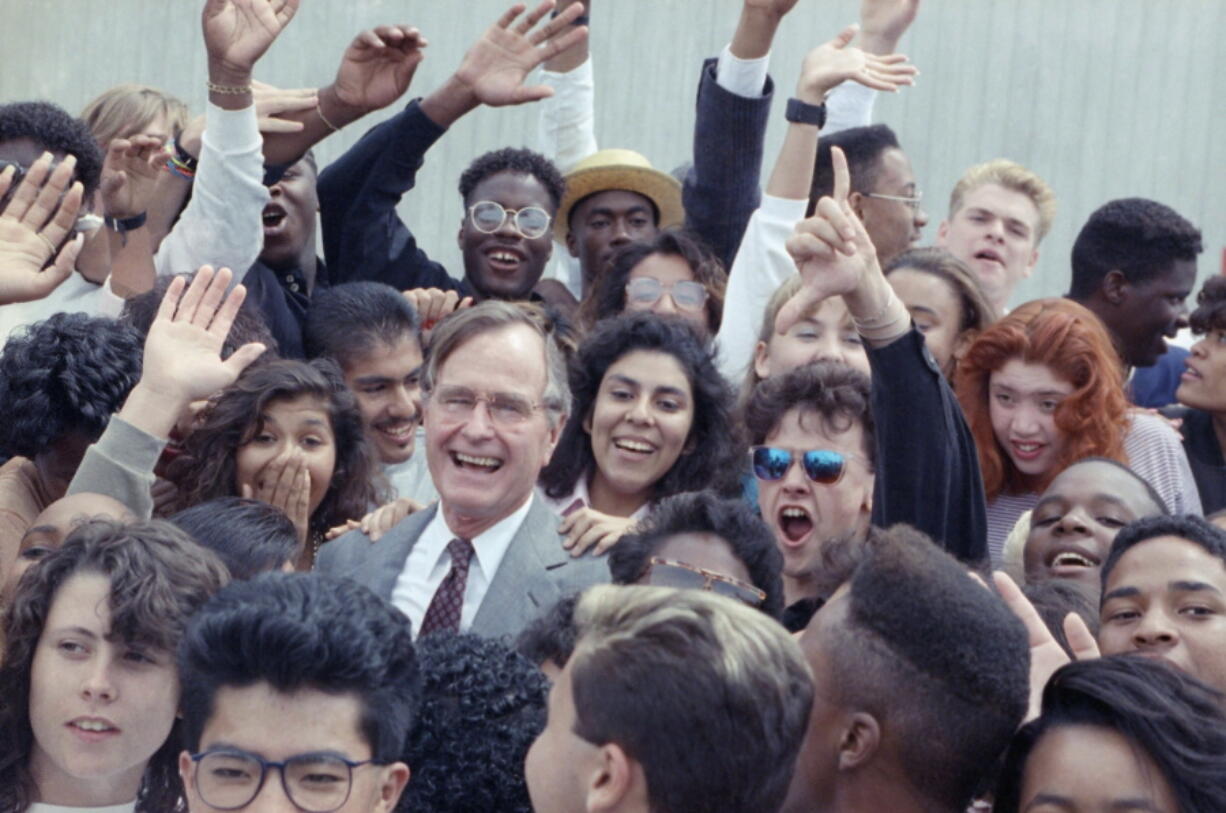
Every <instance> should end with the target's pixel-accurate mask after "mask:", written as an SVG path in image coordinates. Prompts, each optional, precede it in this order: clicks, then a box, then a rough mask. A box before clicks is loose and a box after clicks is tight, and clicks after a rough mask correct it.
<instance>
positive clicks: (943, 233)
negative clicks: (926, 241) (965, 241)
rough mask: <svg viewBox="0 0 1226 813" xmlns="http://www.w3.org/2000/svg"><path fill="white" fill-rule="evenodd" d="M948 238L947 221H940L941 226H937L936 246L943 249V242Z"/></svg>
mask: <svg viewBox="0 0 1226 813" xmlns="http://www.w3.org/2000/svg"><path fill="white" fill-rule="evenodd" d="M948 237H949V221H948V220H942V221H941V225H939V226H937V239H936V244H937V245H938V246H940V247H942V248H944V247H945V240H946V239H947V238H948Z"/></svg>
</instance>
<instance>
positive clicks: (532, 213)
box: [468, 200, 553, 240]
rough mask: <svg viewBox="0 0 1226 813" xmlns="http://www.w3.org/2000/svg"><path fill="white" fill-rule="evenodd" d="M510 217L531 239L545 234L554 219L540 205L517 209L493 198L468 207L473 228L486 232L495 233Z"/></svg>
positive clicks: (525, 235) (517, 227)
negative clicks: (506, 206) (504, 205)
mask: <svg viewBox="0 0 1226 813" xmlns="http://www.w3.org/2000/svg"><path fill="white" fill-rule="evenodd" d="M508 217H510V218H512V222H513V223H514V224H515V228H516V229H518V230H519V233H520V234H522V235H523V236H524V237H527V238H528V239H529V240H535V239H536V238H538V237H543V236H545V235H546V234H547V233H548V232H549V224H550V222H551V221H552V220H553V218H552V217H550V215H549V212H546V211H545V210H544V209H542V208H541V207H539V206H526V207H524V208H523V209H518V210H517V209H507V208H504V207H503V205H502V204H500V203H495V202H494V201H492V200H479V201H477V202H476V203H474V204H473V205H472V206H469V207H468V219H469V220H471V221H472V224H473V228H474V229H476V230H477V231H479V232H483V233H485V234H493V233H494V232H496V231H498V230H499V229H501V228H502V224H503V223H506V222H507V218H508Z"/></svg>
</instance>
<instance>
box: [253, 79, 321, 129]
mask: <svg viewBox="0 0 1226 813" xmlns="http://www.w3.org/2000/svg"><path fill="white" fill-rule="evenodd" d="M251 98H252V100H253V101H254V102H255V115H256V122H257V124H258V126H259V128H260V132H261V133H299V132H302V128H303V124H302V122H300V121H295V120H294V119H287V118H283V115H284V114H285V113H302V112H304V111H306V110H313V109H314V108H315V106H316V105H318V104H319V91H318V90H317V89H316V88H294V89H292V90H286V89H284V88H279V87H274V86H273V85H269V84H266V83H264V82H257V81H256V80H254V79H252V80H251Z"/></svg>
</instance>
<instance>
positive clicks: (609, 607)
mask: <svg viewBox="0 0 1226 813" xmlns="http://www.w3.org/2000/svg"><path fill="white" fill-rule="evenodd" d="M575 628H576V631H577V632H578V634H579V643H578V645H577V646H576V648H575V654H574V656H573V657H574V658H575V663H576V665H578V664H580V663H582V662H583V661H585V660H587V659H588V658H589V657H591V656H592V655H593V654H594V653H597V652H600V651H617V650H620V649H621V648H622V647H623V646H624V642H625V641H627V640H629V639H640V640H644V641H646V640H657V641H659V640H662V639H661V638H660V635H661V631H662V630H664V629H667V628H675V629H677V630H684V629H702V630H705V631H706V633H707V635H708V636H709V639H710V642H711V643H715V644H716V645H717V646H718V650H719V651H718V653H717V654H718V660H717V663H718V668H719V671H720V672H721V673H722V674H723V676H724V678H725V679H726V680H727V681H728V682H729V684H730V685H732V686H734V687H737V688H740V689H743V690H745V691H753V692H758V691H766V690H768V689H770V690H774V691H778V692H780V693H786V692H789V691H791V687H790V680H789V678H790V677H793V676H795V674H796V673H797V672H803V673H805V674H808V672H809V666H808V664H807V663H806V662H805V659H804V655H803V654H802V653H801V651H800V647H799V646H798V645H797V643H796V641H795V640H794V639H793V638H792V636H791V634H790V633H788V631H787V630H786V629H784V628H783V626H782V625H781V624H780V623H779V622H778V621H776V620H774V619H773V618H771V617H769V616H767V615H766V614H765V613H762V612H761V611H759V610H756V609H754V608H752V607H750V606H749V605H747V604H743V603H741V602H739V601H735V600H733V599H730V598H726V597H724V596H720V595H716V594H715V593H711V592H708V591H706V590H681V589H677V588H671V587H651V586H645V585H610V584H605V585H599V586H596V587H593V588H591V589H589V590H588V591H587V592H585V593H584V594H583V595H582V596H581V597H580V599H579V603H578V605H576V607H575ZM687 639H689V636H687ZM690 640H692V639H690ZM764 681H767V682H769V683H773V684H774V685H773V686H766V685H763V682H764Z"/></svg>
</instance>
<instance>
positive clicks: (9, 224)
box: [0, 153, 84, 305]
mask: <svg viewBox="0 0 1226 813" xmlns="http://www.w3.org/2000/svg"><path fill="white" fill-rule="evenodd" d="M76 165H77V159H76V158H75V157H73V156H71V155H69V156H67V157H65V158H64V160H63V161H61V162H60V163H59V165H58V166H57V167H56V168H55V170H54V171H52V170H51V153H43V154H42V156H41V157H40V158H39V159H38V160H37V161H35V162H34V163H33V164H32V165H31V166H30V168H29V170H27V171H26V173H25V177H24V178H22V179H21V183H19V184H18V185H17V188H16V190H14V191H13V196H12V199H11V200H9V202H8V205H7V206H5V207H4V211H3V212H0V305H7V304H10V303H12V302H31V301H33V300H35V299H42V298H43V297H45V296H46V295H47V294H49V293H51V292H52V291H53V290H55V288H56V286H58V285H59V284H60V283H62V282H63V281H64V280H66V279H68V277H69V276H70V275H71V274H72V270H73V266H74V265H75V263H76V261H77V255H78V254H79V253H80V251H81V245H82V242H83V237H81V236H78V237H77V238H76V239H74V240H72V241H71V242H69V243H68V244H67V245H64V246H61V245H60V244H61V243H62V242H63V241H64V238H65V237H67V236H68V235H69V234H70V233H71V232H72V229H73V227H74V225H75V224H76V221H77V212H78V211H79V210H80V208H81V196H82V194H83V192H84V190H83V188H82V186H81V183H80V181H73V180H72V175H73V170H74V169H75V168H76ZM16 174H17V169H16V167H13V166H9V167H6V168H5V169H4V171H3V172H0V201H2V200H4V198H5V196H6V195H7V194H8V192H9V190H10V189H11V188H12V185H13V179H14V178H15V177H16ZM48 176H50V177H48ZM65 190H67V192H65ZM53 257H54V260H55V261H54V263H52V264H51V265H50V266H48V263H49V262H51V260H52V258H53Z"/></svg>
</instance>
